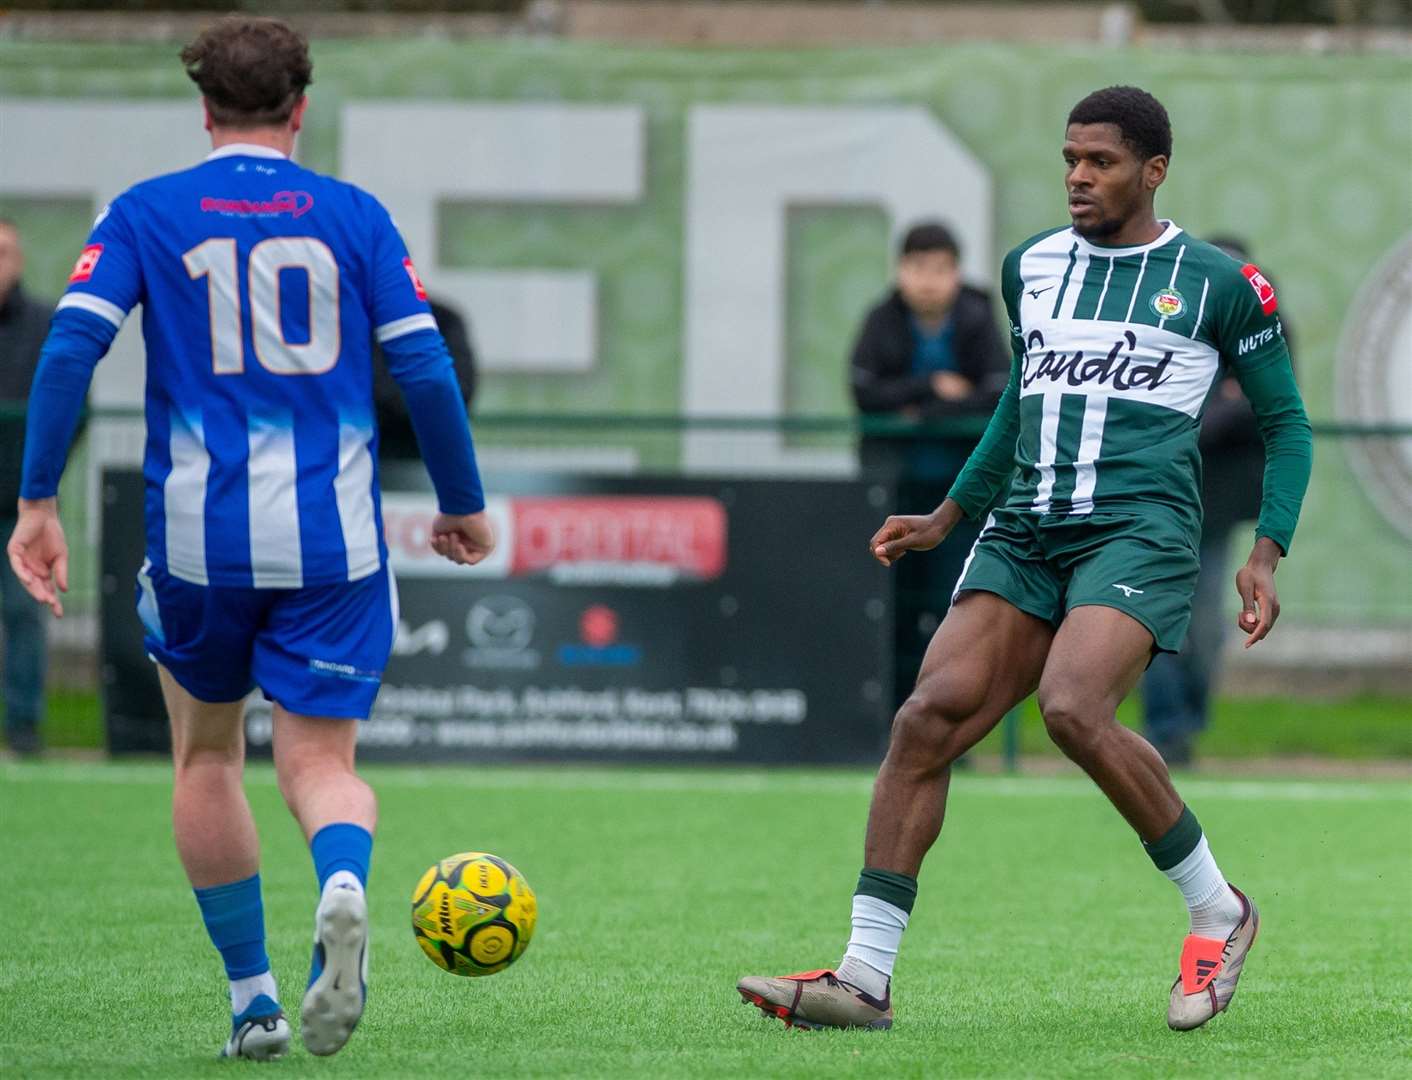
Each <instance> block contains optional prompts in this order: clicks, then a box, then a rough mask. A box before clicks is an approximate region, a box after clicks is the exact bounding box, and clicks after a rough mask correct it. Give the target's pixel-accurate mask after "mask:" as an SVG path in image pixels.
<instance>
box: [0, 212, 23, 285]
mask: <svg viewBox="0 0 1412 1080" xmlns="http://www.w3.org/2000/svg"><path fill="white" fill-rule="evenodd" d="M24 268H25V255H24V249H23V248H21V247H20V234H19V233H17V232H15V230H14V229H12V228H10V226H8V225H0V300H3V299H4V298H5V297H7V296H9V295H10V290H11V289H13V288H14V287H15V283H16V282H17V281H19V280H20V275H21V274H22V273H24Z"/></svg>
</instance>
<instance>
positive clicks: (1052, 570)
mask: <svg viewBox="0 0 1412 1080" xmlns="http://www.w3.org/2000/svg"><path fill="white" fill-rule="evenodd" d="M1041 522H1043V524H1041ZM1199 567H1200V560H1199V559H1198V558H1197V553H1196V538H1195V537H1193V536H1192V535H1191V530H1190V529H1188V528H1186V527H1184V526H1183V525H1182V524H1181V523H1179V522H1177V521H1174V520H1173V519H1172V518H1171V517H1170V516H1169V515H1166V514H1163V513H1161V512H1160V511H1158V512H1156V513H1153V514H1151V515H1144V516H1142V517H1133V516H1130V515H1126V514H1124V515H1118V514H1093V515H1091V516H1083V517H1072V516H1071V517H1066V518H1061V519H1059V520H1057V521H1056V520H1055V519H1054V518H1053V517H1041V515H1039V514H1032V513H1029V512H1028V511H1024V510H1010V509H1004V508H1002V509H998V510H996V511H994V512H993V513H992V514H991V515H990V518H989V519H988V520H987V521H986V524H985V528H984V529H982V530H981V535H980V539H978V540H977V541H976V544H975V547H973V548H972V549H971V554H970V557H969V558H968V559H967V560H966V565H965V567H964V568H963V569H962V571H961V578H960V580H959V581H958V582H957V584H956V592H955V594H954V595H953V597H952V599H953V600H954V599H955V597H957V596H960V595H961V594H962V593H964V592H971V591H981V592H991V593H995V594H996V595H997V596H999V597H1001V598H1002V599H1004V600H1008V601H1009V602H1010V603H1011V604H1013V605H1015V607H1017V608H1019V609H1020V610H1021V611H1023V612H1026V613H1027V614H1030V615H1033V616H1035V617H1036V618H1038V619H1043V620H1045V621H1046V622H1048V623H1049V624H1050V625H1052V626H1055V627H1057V626H1058V625H1059V624H1060V623H1061V622H1062V621H1063V619H1064V616H1065V615H1067V614H1068V613H1069V611H1070V610H1072V609H1073V608H1076V607H1081V606H1083V605H1085V604H1097V605H1099V606H1101V607H1111V608H1117V609H1118V610H1119V611H1121V612H1124V613H1125V614H1128V615H1131V616H1132V617H1133V618H1134V619H1136V620H1137V621H1138V622H1140V623H1142V625H1143V626H1145V627H1147V629H1148V630H1149V631H1150V632H1151V634H1152V639H1153V641H1154V642H1155V647H1156V648H1157V649H1158V650H1160V651H1162V652H1176V651H1177V650H1178V649H1180V648H1181V645H1182V641H1183V640H1184V639H1185V637H1186V627H1187V623H1188V622H1189V621H1190V619H1191V598H1192V593H1193V592H1194V591H1195V589H1196V574H1197V571H1198V569H1199Z"/></svg>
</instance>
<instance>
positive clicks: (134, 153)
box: [0, 98, 211, 406]
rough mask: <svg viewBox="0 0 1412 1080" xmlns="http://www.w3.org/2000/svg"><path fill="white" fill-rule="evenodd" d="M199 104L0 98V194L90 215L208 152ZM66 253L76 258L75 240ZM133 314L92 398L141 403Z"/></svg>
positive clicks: (140, 354)
mask: <svg viewBox="0 0 1412 1080" xmlns="http://www.w3.org/2000/svg"><path fill="white" fill-rule="evenodd" d="M210 149H211V146H210V141H209V139H208V138H207V136H206V133H205V132H204V131H203V130H202V129H201V105H200V102H198V101H196V100H195V99H194V98H193V99H192V100H190V101H186V102H183V103H182V104H180V105H173V104H160V103H155V102H150V101H93V100H89V99H80V100H73V101H62V102H61V101H25V100H23V99H13V98H12V99H11V100H9V101H6V102H0V193H3V194H5V195H19V196H32V197H35V198H47V199H53V198H60V199H86V200H89V201H90V202H91V203H92V204H93V212H94V213H95V214H96V213H97V212H98V209H99V208H100V207H102V206H103V205H104V204H105V203H107V202H108V200H110V199H112V198H113V197H114V196H115V195H118V194H120V193H121V192H122V191H123V190H124V189H126V188H128V187H131V186H132V185H133V184H135V183H137V182H138V181H140V180H146V179H148V178H149V177H152V176H160V175H161V174H162V173H168V172H174V171H176V170H177V169H185V168H190V167H191V166H192V165H195V164H197V163H198V162H199V161H200V160H201V159H202V158H203V157H205V156H206V154H208V153H209V152H210ZM73 256H74V257H75V258H77V257H78V248H77V247H75V248H74V251H73ZM139 315H140V313H139V312H134V313H133V314H132V315H131V316H129V317H128V320H127V322H125V323H124V324H123V328H122V331H121V332H120V333H119V334H118V336H117V338H116V340H114V342H113V347H112V349H111V350H109V353H108V356H107V357H106V358H105V359H104V361H103V363H101V364H99V365H98V370H97V371H96V372H95V373H94V378H93V402H94V404H95V405H127V406H133V405H140V404H142V387H143V366H142V357H143V352H142V329H141V327H140V326H139V323H140V321H141V320H140V317H139Z"/></svg>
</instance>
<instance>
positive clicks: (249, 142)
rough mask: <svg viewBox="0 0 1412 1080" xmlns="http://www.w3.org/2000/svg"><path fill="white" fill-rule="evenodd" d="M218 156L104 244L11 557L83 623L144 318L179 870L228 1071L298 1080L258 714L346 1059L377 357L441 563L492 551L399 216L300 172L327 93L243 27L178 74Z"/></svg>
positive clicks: (280, 36)
mask: <svg viewBox="0 0 1412 1080" xmlns="http://www.w3.org/2000/svg"><path fill="white" fill-rule="evenodd" d="M182 61H183V63H184V64H185V66H186V70H187V73H188V74H189V75H190V76H191V78H192V79H193V81H195V82H196V84H197V85H198V86H199V88H200V90H201V93H202V96H203V100H204V103H205V115H206V127H207V130H208V131H209V132H210V134H211V142H212V146H213V150H212V152H211V154H210V156H209V157H207V158H206V160H205V161H204V162H202V163H201V164H198V165H196V166H195V167H194V168H191V169H187V170H185V171H183V172H178V173H174V174H171V175H168V176H161V177H157V178H156V179H153V180H149V181H147V182H145V183H141V184H138V185H136V186H135V187H133V188H131V189H129V190H128V191H126V192H124V193H123V194H122V195H121V196H119V197H118V198H117V199H115V200H114V201H113V202H112V203H111V204H110V205H109V206H108V207H107V208H105V209H104V210H103V212H102V213H101V214H99V216H98V220H97V222H96V223H95V225H94V228H93V233H92V236H91V237H90V239H89V243H88V245H87V246H86V247H85V248H84V249H83V252H82V254H81V255H80V257H79V260H78V263H77V265H76V266H75V268H74V272H73V275H72V276H71V278H70V284H69V288H68V291H67V292H66V293H65V295H64V297H63V299H62V300H61V301H60V303H59V305H58V311H57V313H56V315H55V317H54V321H53V324H52V326H51V329H50V332H49V337H48V339H47V341H46V343H45V346H44V350H43V353H42V355H41V359H40V365H39V369H38V372H37V374H36V377H35V380H34V387H33V392H32V395H31V398H30V406H29V410H28V426H27V432H26V445H25V459H24V477H23V485H22V489H21V496H22V497H21V499H20V508H19V524H18V526H17V527H16V529H15V532H14V534H13V536H12V538H11V540H10V542H9V546H8V553H9V556H10V561H11V564H12V565H13V566H14V568H15V572H16V574H17V575H18V576H19V578H20V580H21V581H22V582H23V583H24V584H25V586H26V588H27V589H28V590H29V591H30V593H31V594H33V596H34V597H35V598H36V599H37V600H39V601H40V602H42V603H44V604H47V605H48V606H49V607H50V608H52V609H53V612H54V614H55V615H62V613H63V607H62V600H61V597H60V593H62V592H63V591H64V590H66V588H67V585H68V582H67V577H68V566H67V563H68V549H67V545H66V543H65V539H64V534H63V529H62V527H61V526H60V524H59V518H58V513H57V505H56V493H57V491H58V487H59V477H60V474H61V473H62V471H63V467H64V461H65V457H66V454H67V451H68V446H69V443H70V441H71V440H72V438H73V433H74V429H75V425H76V423H77V420H78V417H79V413H80V410H81V408H82V405H83V401H84V398H85V395H86V393H87V389H88V384H89V381H90V379H91V377H92V373H93V368H94V366H95V365H96V364H97V362H98V361H99V360H100V359H101V358H102V356H103V354H104V353H105V352H106V351H107V349H108V346H109V345H110V344H111V342H112V340H113V337H114V336H115V335H116V334H117V332H118V329H119V327H121V325H122V323H123V320H124V319H125V318H126V316H127V314H128V312H129V311H130V310H131V309H132V308H133V307H135V306H136V305H138V304H141V305H142V310H143V315H142V321H143V334H144V337H145V339H146V346H147V382H146V419H147V446H146V455H145V464H144V474H145V476H146V492H147V493H146V523H147V525H146V528H147V558H146V561H145V562H144V563H143V566H142V569H141V571H140V572H139V573H138V576H137V580H138V588H137V594H138V600H137V609H138V614H139V616H140V617H141V619H142V622H143V625H144V628H145V632H146V634H145V640H146V646H147V649H148V652H149V653H150V654H151V655H152V657H153V658H154V659H155V660H156V662H157V664H158V665H159V672H160V676H161V682H162V690H163V696H164V698H165V701H166V705H167V711H168V713H169V715H170V718H171V726H172V753H173V759H174V766H175V775H174V791H173V799H172V802H173V806H172V814H173V820H174V826H175V834H176V843H177V850H178V853H179V854H180V856H181V860H182V864H183V866H184V867H185V868H186V873H187V877H188V878H189V879H190V881H191V884H192V887H193V888H194V890H195V892H196V898H197V902H198V904H199V906H200V909H201V913H202V917H203V919H204V920H205V923H206V928H207V930H208V931H209V933H210V936H211V940H212V942H213V943H214V944H215V945H216V947H217V948H218V949H219V950H220V953H221V956H222V959H223V960H224V962H225V966H226V974H227V976H228V978H229V980H230V993H231V1008H232V1033H231V1038H230V1040H229V1042H228V1043H227V1045H226V1048H225V1051H224V1053H225V1054H226V1055H228V1056H235V1057H247V1058H267V1057H276V1056H279V1055H280V1054H282V1053H284V1052H285V1050H286V1049H287V1048H288V1045H289V1026H288V1024H287V1023H286V1021H285V1018H284V1013H283V1010H282V1009H281V1006H280V1004H279V1001H280V998H279V993H278V990H277V987H276V984H275V980H274V977H273V975H272V974H271V972H270V962H269V958H268V956H267V955H266V950H265V929H264V914H263V907H262V900H261V893H260V876H259V847H258V839H257V837H256V833H255V823H254V820H253V819H252V817H251V814H250V807H249V804H248V803H247V802H246V799H245V794H244V790H243V788H242V783H241V777H242V766H243V760H244V740H243V724H242V713H243V709H242V703H243V700H244V698H245V697H246V696H247V694H248V693H249V692H250V691H251V690H252V688H254V687H257V686H258V687H259V688H260V689H261V690H262V691H263V692H264V694H265V696H266V697H268V698H269V699H270V700H271V701H272V702H273V707H274V754H275V767H276V770H277V773H278V776H279V785H280V790H281V792H282V793H283V794H284V797H285V800H286V802H287V803H288V804H289V808H290V810H291V811H292V812H293V814H294V816H295V817H296V818H297V819H298V821H299V823H300V825H301V826H302V827H303V829H304V833H305V835H306V837H307V838H308V840H309V845H310V849H311V852H312V855H313V860H314V866H315V870H316V872H317V874H318V879H319V886H320V890H321V892H320V898H319V903H318V907H317V910H316V914H315V940H314V956H313V963H312V970H311V975H310V979H309V985H308V989H307V991H306V994H305V996H304V1000H303V1006H302V1010H301V1015H302V1029H301V1033H302V1037H303V1040H304V1043H305V1045H306V1046H307V1047H308V1048H309V1049H310V1050H311V1051H312V1052H314V1053H315V1054H332V1053H334V1052H335V1051H337V1050H338V1049H340V1048H341V1047H342V1046H343V1044H344V1043H345V1042H346V1041H347V1039H348V1037H349V1035H350V1034H352V1031H353V1028H354V1026H355V1025H356V1024H357V1022H358V1020H359V1018H360V1017H361V1016H362V1012H363V1004H364V998H365V996H366V972H367V936H368V913H367V901H366V898H365V894H364V887H365V885H366V882H367V875H368V864H369V861H370V857H371V851H372V831H373V827H374V824H375V819H376V815H377V807H376V801H375V799H374V796H373V792H372V791H371V789H370V788H369V787H368V786H367V784H365V783H364V782H363V781H362V780H361V779H360V778H359V777H358V776H357V774H356V773H355V772H354V765H353V759H354V745H355V741H356V735H357V724H356V723H355V721H356V720H358V719H361V718H365V717H366V716H367V715H368V713H369V711H370V709H371V707H372V703H373V698H374V696H375V695H376V693H377V690H378V686H379V682H380V679H381V675H382V670H383V667H384V666H385V664H386V662H387V658H388V655H389V652H390V651H391V647H392V640H393V636H394V634H395V633H396V627H397V587H396V583H395V582H394V581H393V579H392V575H391V572H390V570H389V569H388V566H387V551H386V548H385V545H384V543H383V538H382V523H381V515H380V510H379V504H378V483H377V453H376V447H377V431H376V428H375V426H374V422H373V398H372V357H371V348H370V343H371V342H372V340H373V338H374V337H376V339H377V340H378V341H379V342H380V343H381V344H382V347H383V350H384V352H385V354H386V356H387V362H388V365H389V368H390V370H391V372H392V374H393V376H394V377H395V378H396V380H397V382H398V383H399V385H400V387H401V389H402V391H403V393H404V395H405V396H406V399H407V404H408V409H409V412H410V414H411V417H412V422H413V425H414V427H415V429H416V433H417V438H418V440H419V442H420V443H421V448H422V453H423V457H424V458H425V460H426V462H427V467H428V470H429V471H430V473H431V477H432V481H433V484H434V486H435V489H436V496H437V502H438V506H439V509H440V514H439V515H438V516H437V518H436V522H435V525H434V528H433V536H432V540H431V544H432V547H433V548H434V549H435V550H436V551H437V552H438V553H439V554H441V555H443V556H445V557H446V558H448V559H451V560H452V561H453V562H457V563H467V564H468V563H475V562H479V561H480V560H481V559H483V558H484V557H485V556H486V555H488V554H489V553H490V551H491V549H492V547H493V544H494V540H493V537H492V534H491V530H490V527H489V524H488V523H487V520H486V517H485V514H484V512H483V511H484V507H485V500H484V497H483V495H482V491H481V484H480V478H479V475H478V473H477V469H476V461H475V452H474V449H473V447H472V443H471V437H470V429H469V426H468V424H467V420H466V413H465V407H464V405H463V404H462V401H461V397H460V393H459V390H458V387H457V384H456V379H455V376H454V374H453V371H452V365H451V359H450V357H449V355H448V354H447V351H446V347H445V344H444V343H443V341H442V339H441V335H440V334H439V333H438V332H437V329H436V323H435V322H434V320H433V319H432V315H431V311H430V309H429V307H428V306H427V301H426V293H425V291H424V290H423V288H422V285H421V282H420V281H419V280H418V279H417V274H416V271H415V269H414V268H413V266H412V262H411V260H410V259H409V258H408V256H407V250H406V247H405V246H404V244H403V242H402V239H401V237H400V236H399V235H398V233H397V229H396V227H395V226H394V225H393V223H392V220H391V218H390V217H389V216H388V213H387V211H386V210H385V209H384V208H383V207H382V206H381V205H380V204H379V203H378V201H377V200H376V199H374V198H373V197H372V196H370V195H368V194H367V193H365V192H363V191H360V190H359V189H358V188H356V187H353V186H352V185H349V184H345V183H341V182H339V181H337V180H334V179H331V178H329V177H325V176H320V175H317V174H315V173H313V172H310V171H309V170H307V169H304V168H301V167H300V166H298V165H296V164H295V163H294V162H292V161H291V160H290V154H291V152H292V150H293V147H294V138H295V135H296V133H297V132H298V131H299V128H300V124H301V122H302V120H303V117H304V111H305V106H306V104H307V102H306V99H305V96H304V90H305V88H306V87H307V86H308V85H309V83H310V82H311V76H312V70H313V69H312V63H311V62H310V59H309V54H308V47H307V43H306V42H305V41H304V39H303V38H302V37H301V36H300V35H298V34H297V33H296V32H294V31H293V30H292V29H290V28H289V27H288V26H286V25H285V24H283V23H281V22H279V21H277V20H274V19H264V18H251V17H245V16H230V17H228V18H226V19H222V20H220V21H219V22H217V23H215V24H214V25H213V26H211V27H210V28H209V29H207V30H206V31H205V32H204V33H202V34H201V35H200V37H198V38H197V40H196V41H195V42H193V43H192V44H191V45H190V46H189V47H188V48H187V49H186V50H184V51H183V53H182Z"/></svg>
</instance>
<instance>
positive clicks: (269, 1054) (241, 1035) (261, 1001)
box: [221, 994, 289, 1061]
mask: <svg viewBox="0 0 1412 1080" xmlns="http://www.w3.org/2000/svg"><path fill="white" fill-rule="evenodd" d="M288 1052H289V1021H288V1020H286V1019H285V1018H284V1010H283V1009H281V1008H280V1007H279V1002H277V1001H273V1000H271V999H270V997H269V995H267V994H257V995H256V997H255V1000H254V1001H252V1002H250V1004H249V1005H247V1006H246V1008H245V1011H244V1012H243V1013H241V1014H240V1015H239V1016H236V1017H232V1018H231V1023H230V1041H229V1042H228V1043H226V1047H225V1049H224V1050H222V1051H221V1057H223V1058H247V1059H249V1060H251V1061H271V1060H273V1059H274V1058H277V1057H284V1055H285V1054H286V1053H288Z"/></svg>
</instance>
